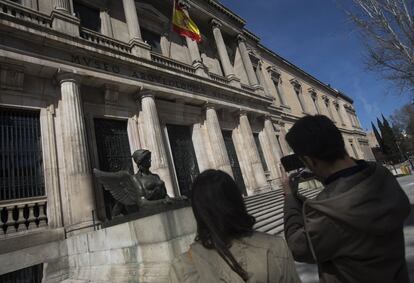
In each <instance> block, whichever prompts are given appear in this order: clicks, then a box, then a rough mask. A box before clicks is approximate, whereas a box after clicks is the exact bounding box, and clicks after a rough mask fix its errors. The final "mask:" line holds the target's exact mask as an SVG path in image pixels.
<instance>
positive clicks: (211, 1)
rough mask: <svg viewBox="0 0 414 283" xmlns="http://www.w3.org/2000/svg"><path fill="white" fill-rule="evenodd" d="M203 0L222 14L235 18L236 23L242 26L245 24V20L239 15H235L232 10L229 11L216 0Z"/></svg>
mask: <svg viewBox="0 0 414 283" xmlns="http://www.w3.org/2000/svg"><path fill="white" fill-rule="evenodd" d="M204 1H205V2H207V3H208V4H209V5H210V6H212V7H213V8H215V9H217V10H219V11H220V12H222V13H223V14H225V15H227V16H228V17H230V18H231V19H233V20H235V21H236V22H237V23H238V24H240V25H242V26H244V25H245V24H246V21H245V20H244V19H242V18H240V17H239V16H237V15H236V14H234V13H233V12H232V11H230V10H229V9H227V8H226V7H224V6H223V5H222V4H220V3H219V2H218V1H216V0H204Z"/></svg>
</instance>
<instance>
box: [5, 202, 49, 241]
mask: <svg viewBox="0 0 414 283" xmlns="http://www.w3.org/2000/svg"><path fill="white" fill-rule="evenodd" d="M46 205H47V201H46V197H36V198H30V199H25V200H16V201H7V202H2V203H1V202H0V228H1V229H0V238H1V237H2V236H6V235H9V234H13V233H17V232H22V231H27V230H31V229H35V228H39V227H43V226H47V216H46Z"/></svg>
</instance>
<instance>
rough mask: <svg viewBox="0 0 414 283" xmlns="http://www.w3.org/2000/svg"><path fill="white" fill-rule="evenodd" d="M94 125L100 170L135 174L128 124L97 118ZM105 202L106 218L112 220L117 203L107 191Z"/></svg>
mask: <svg viewBox="0 0 414 283" xmlns="http://www.w3.org/2000/svg"><path fill="white" fill-rule="evenodd" d="M94 124H95V136H96V146H97V148H98V157H99V168H100V170H102V171H107V172H116V171H120V170H126V171H129V172H130V173H133V167H132V158H131V149H130V147H129V140H128V132H127V122H126V121H118V120H110V119H98V118H96V119H94ZM104 201H105V210H106V216H107V217H108V218H110V216H111V212H112V211H111V210H112V207H113V205H114V203H115V201H114V199H113V197H112V196H111V194H110V193H109V192H108V191H106V190H104Z"/></svg>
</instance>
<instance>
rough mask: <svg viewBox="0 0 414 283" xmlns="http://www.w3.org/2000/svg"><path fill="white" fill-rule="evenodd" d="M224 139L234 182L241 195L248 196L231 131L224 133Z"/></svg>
mask: <svg viewBox="0 0 414 283" xmlns="http://www.w3.org/2000/svg"><path fill="white" fill-rule="evenodd" d="M223 138H224V144H225V145H226V149H227V154H228V155H229V159H230V165H231V169H232V170H233V176H234V180H235V181H236V183H237V186H238V187H239V189H240V191H241V193H242V194H243V195H247V192H246V186H245V185H244V181H243V175H242V172H241V168H240V163H239V159H238V158H237V154H236V148H235V147H234V143H233V139H232V137H231V131H223Z"/></svg>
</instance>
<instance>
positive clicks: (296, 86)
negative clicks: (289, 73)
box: [290, 78, 302, 89]
mask: <svg viewBox="0 0 414 283" xmlns="http://www.w3.org/2000/svg"><path fill="white" fill-rule="evenodd" d="M290 83H291V84H292V85H293V87H294V88H295V89H300V88H301V87H302V85H301V84H300V82H299V81H298V80H297V79H296V78H294V79H291V80H290Z"/></svg>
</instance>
